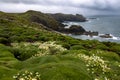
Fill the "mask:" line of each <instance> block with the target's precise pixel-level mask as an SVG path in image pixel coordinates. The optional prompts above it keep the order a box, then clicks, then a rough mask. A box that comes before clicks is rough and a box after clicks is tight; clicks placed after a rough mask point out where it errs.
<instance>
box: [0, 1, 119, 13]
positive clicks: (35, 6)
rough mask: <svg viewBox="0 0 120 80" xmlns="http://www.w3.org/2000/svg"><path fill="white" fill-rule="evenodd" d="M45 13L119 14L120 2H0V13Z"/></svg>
mask: <svg viewBox="0 0 120 80" xmlns="http://www.w3.org/2000/svg"><path fill="white" fill-rule="evenodd" d="M27 10H37V11H41V12H47V13H58V12H60V13H72V14H76V13H79V14H84V15H92V14H107V15H109V14H120V0H0V11H4V12H25V11H27Z"/></svg>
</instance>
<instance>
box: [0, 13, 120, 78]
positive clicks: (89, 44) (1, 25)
mask: <svg viewBox="0 0 120 80" xmlns="http://www.w3.org/2000/svg"><path fill="white" fill-rule="evenodd" d="M34 19H35V20H34ZM41 20H42V21H44V22H45V23H47V25H49V26H47V25H45V24H44V22H41ZM49 20H50V21H49ZM36 21H37V22H36ZM52 22H53V23H52ZM51 23H52V24H51ZM53 24H55V26H57V25H59V23H58V22H57V21H56V20H55V19H54V18H51V17H50V16H48V15H46V14H43V13H39V12H34V11H28V12H26V13H20V14H15V13H14V14H12V13H4V12H0V80H30V79H33V80H119V79H120V71H119V70H120V44H118V43H111V42H99V41H96V40H77V39H73V38H71V37H68V36H65V35H63V34H59V33H56V32H55V31H53V30H50V29H48V28H51V27H52V25H53Z"/></svg>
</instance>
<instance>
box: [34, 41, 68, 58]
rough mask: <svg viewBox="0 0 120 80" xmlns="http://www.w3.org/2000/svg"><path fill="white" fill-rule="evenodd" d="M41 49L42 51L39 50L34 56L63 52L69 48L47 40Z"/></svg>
mask: <svg viewBox="0 0 120 80" xmlns="http://www.w3.org/2000/svg"><path fill="white" fill-rule="evenodd" d="M38 48H39V49H42V50H43V51H42V52H38V53H37V54H35V55H34V56H43V55H48V54H57V53H59V52H63V51H65V50H67V49H65V48H63V47H62V46H61V45H57V44H55V42H52V41H49V42H45V43H43V44H40V45H39V47H38Z"/></svg>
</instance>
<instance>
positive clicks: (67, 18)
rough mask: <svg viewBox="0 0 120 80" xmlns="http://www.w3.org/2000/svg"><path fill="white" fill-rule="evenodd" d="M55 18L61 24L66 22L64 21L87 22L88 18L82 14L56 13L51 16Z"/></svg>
mask: <svg viewBox="0 0 120 80" xmlns="http://www.w3.org/2000/svg"><path fill="white" fill-rule="evenodd" d="M49 15H51V16H52V17H53V18H55V19H56V20H57V21H59V22H64V21H78V22H84V21H86V18H85V17H84V16H82V15H80V14H76V15H73V14H62V13H56V14H49Z"/></svg>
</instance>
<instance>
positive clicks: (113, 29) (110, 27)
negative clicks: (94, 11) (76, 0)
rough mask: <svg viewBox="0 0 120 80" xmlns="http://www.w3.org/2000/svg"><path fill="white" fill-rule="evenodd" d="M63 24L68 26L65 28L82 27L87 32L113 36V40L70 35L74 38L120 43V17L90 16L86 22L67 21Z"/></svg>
mask: <svg viewBox="0 0 120 80" xmlns="http://www.w3.org/2000/svg"><path fill="white" fill-rule="evenodd" d="M63 24H65V25H67V26H66V27H65V28H69V27H70V25H81V26H82V27H83V28H84V29H85V30H86V31H95V32H99V35H104V34H110V36H112V38H102V37H99V36H92V37H91V36H87V35H72V34H68V35H69V36H71V37H73V38H77V39H83V40H86V39H89V40H99V41H110V42H117V43H120V16H108V15H106V16H103V15H102V16H100V15H99V16H98V15H97V16H88V17H87V21H86V22H74V21H72V22H70V21H66V22H64V23H63Z"/></svg>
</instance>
